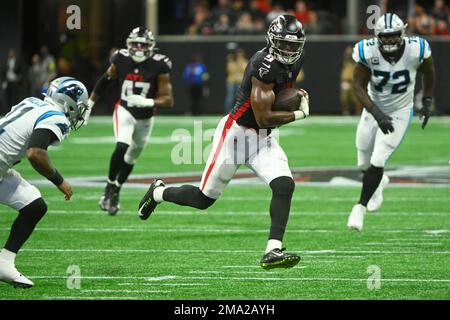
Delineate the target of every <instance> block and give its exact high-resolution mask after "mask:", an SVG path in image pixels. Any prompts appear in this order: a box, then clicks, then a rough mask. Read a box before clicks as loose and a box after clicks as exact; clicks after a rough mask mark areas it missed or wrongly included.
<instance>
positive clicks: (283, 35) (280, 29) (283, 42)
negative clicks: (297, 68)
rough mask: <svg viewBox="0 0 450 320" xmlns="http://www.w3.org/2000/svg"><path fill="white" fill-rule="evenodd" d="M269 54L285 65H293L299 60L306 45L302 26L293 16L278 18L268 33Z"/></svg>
mask: <svg viewBox="0 0 450 320" xmlns="http://www.w3.org/2000/svg"><path fill="white" fill-rule="evenodd" d="M267 45H268V47H269V52H270V54H272V55H273V56H274V57H275V59H276V60H278V61H279V62H281V63H283V64H293V63H295V62H296V61H297V60H298V59H300V56H301V54H302V51H303V47H304V45H305V35H304V32H303V26H302V24H301V23H300V22H299V21H298V20H297V19H296V18H295V17H293V16H289V15H281V16H278V17H277V18H276V19H275V20H273V21H272V23H271V24H270V27H269V30H268V31H267Z"/></svg>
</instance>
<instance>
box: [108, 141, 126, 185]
mask: <svg viewBox="0 0 450 320" xmlns="http://www.w3.org/2000/svg"><path fill="white" fill-rule="evenodd" d="M128 147H129V146H128V145H127V144H125V143H122V142H118V143H117V145H116V149H114V152H113V153H112V155H111V160H110V161H109V172H108V178H109V180H111V181H114V180H116V179H117V176H118V174H119V172H120V170H121V169H122V166H123V165H124V164H125V161H124V156H125V153H126V152H127V150H128Z"/></svg>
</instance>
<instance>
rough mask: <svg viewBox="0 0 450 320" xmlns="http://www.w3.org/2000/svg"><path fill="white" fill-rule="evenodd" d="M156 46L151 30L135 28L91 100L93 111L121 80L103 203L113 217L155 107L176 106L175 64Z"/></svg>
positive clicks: (146, 133)
mask: <svg viewBox="0 0 450 320" xmlns="http://www.w3.org/2000/svg"><path fill="white" fill-rule="evenodd" d="M155 44H156V42H155V38H154V36H153V34H152V33H151V32H150V31H149V30H147V29H146V28H144V27H138V28H135V29H133V30H132V31H131V33H130V35H129V36H128V38H127V49H121V50H117V51H116V52H115V53H114V55H113V56H112V57H111V65H110V67H109V68H108V70H107V71H106V73H105V74H104V75H103V76H102V77H101V78H100V79H99V80H98V81H97V84H96V85H95V88H94V90H93V92H92V94H91V96H90V98H89V107H90V110H92V107H93V106H94V104H95V102H96V101H97V100H98V99H99V97H100V96H101V94H102V93H103V92H104V90H105V88H106V87H107V86H108V85H109V83H110V82H111V81H113V80H118V81H120V87H121V95H120V99H119V101H117V103H116V105H115V109H114V133H115V138H116V148H115V150H114V152H113V154H112V156H111V161H110V165H109V174H108V181H107V184H106V188H105V192H104V194H103V196H102V197H101V199H100V202H99V204H100V208H101V209H102V210H105V211H108V213H109V214H111V215H114V214H116V213H117V211H118V210H119V207H120V206H119V191H120V187H121V185H122V184H123V183H124V182H125V181H126V180H127V179H128V176H129V175H130V173H131V171H132V170H133V166H134V164H135V163H136V160H137V159H138V158H139V155H140V154H141V152H142V150H143V149H144V147H145V145H146V143H147V141H148V138H149V136H150V133H151V129H152V125H153V118H152V117H153V112H154V108H171V107H172V106H173V103H174V99H173V95H172V85H171V82H170V75H169V74H170V70H171V68H172V63H171V61H170V60H169V58H168V57H166V56H165V55H162V54H159V53H155Z"/></svg>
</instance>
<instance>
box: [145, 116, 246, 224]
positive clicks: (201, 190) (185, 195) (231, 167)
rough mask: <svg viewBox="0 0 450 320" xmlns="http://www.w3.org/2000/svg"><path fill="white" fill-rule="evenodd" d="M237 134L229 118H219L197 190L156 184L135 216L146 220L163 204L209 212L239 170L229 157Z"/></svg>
mask: <svg viewBox="0 0 450 320" xmlns="http://www.w3.org/2000/svg"><path fill="white" fill-rule="evenodd" d="M241 130H242V129H241V128H240V127H239V126H238V125H237V124H236V123H235V122H234V121H233V120H232V119H231V118H230V117H229V116H225V117H224V118H222V120H221V121H220V123H219V125H218V126H217V128H216V131H215V134H214V139H213V146H212V150H211V153H210V155H209V157H208V161H207V163H206V167H205V170H204V171H203V176H202V180H201V182H200V187H196V186H193V185H183V186H181V187H165V186H164V183H163V182H162V181H161V180H156V181H154V182H153V183H152V185H151V186H150V188H149V190H148V191H147V193H146V194H145V196H144V197H143V198H142V200H141V202H140V203H139V216H140V217H141V218H142V219H147V218H148V217H149V216H150V214H151V213H152V212H153V211H154V209H155V208H156V206H157V204H158V203H161V202H163V201H167V202H172V203H175V204H178V205H181V206H189V207H193V208H196V209H201V210H204V209H207V208H209V207H210V206H211V205H212V204H213V203H214V202H215V201H216V200H217V199H218V198H219V197H220V195H221V194H222V192H223V190H224V189H225V187H226V186H227V185H228V182H229V181H230V180H231V178H232V177H233V175H234V173H235V172H236V170H237V169H238V167H239V164H237V163H235V162H234V161H233V160H234V159H233V154H234V137H236V135H237V134H239V132H240V131H241Z"/></svg>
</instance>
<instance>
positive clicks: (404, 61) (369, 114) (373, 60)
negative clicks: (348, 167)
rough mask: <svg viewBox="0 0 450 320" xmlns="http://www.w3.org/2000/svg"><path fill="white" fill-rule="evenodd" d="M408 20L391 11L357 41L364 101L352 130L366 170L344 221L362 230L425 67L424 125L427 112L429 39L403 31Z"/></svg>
mask: <svg viewBox="0 0 450 320" xmlns="http://www.w3.org/2000/svg"><path fill="white" fill-rule="evenodd" d="M405 29H406V25H405V24H404V23H403V21H402V20H401V19H400V18H399V17H398V16H397V15H395V14H393V13H386V14H385V15H383V16H382V17H381V18H379V20H378V21H377V23H376V26H375V35H376V38H372V39H368V40H362V41H360V42H359V43H357V44H356V45H355V48H354V51H353V59H354V60H355V61H356V62H357V65H356V67H355V70H354V88H355V92H356V94H357V96H358V98H359V99H360V101H361V102H362V103H363V105H364V106H365V110H364V111H363V113H362V115H361V120H360V122H359V125H358V129H357V132H356V147H357V150H358V167H359V168H361V169H362V170H364V176H363V181H362V182H363V186H362V191H361V197H360V200H359V203H358V204H356V205H355V206H354V207H353V210H352V212H351V214H350V217H349V219H348V224H347V226H348V227H349V228H351V229H355V230H358V231H361V230H362V228H363V220H364V214H365V213H366V210H369V211H376V210H378V209H379V208H380V207H381V204H382V201H383V196H382V192H383V188H384V187H385V186H386V184H387V183H388V182H389V178H388V177H387V176H386V175H384V174H383V171H384V166H385V165H386V162H387V160H388V159H389V157H390V156H391V155H392V154H393V152H394V151H395V150H396V149H397V148H398V146H399V145H400V143H401V141H402V139H403V137H404V136H405V133H406V130H407V129H408V126H409V123H410V122H411V119H412V116H413V101H414V85H415V79H416V73H417V71H420V72H422V73H423V95H424V97H423V100H422V102H423V108H422V109H421V110H420V111H419V113H420V116H421V117H422V118H423V123H422V129H424V128H425V126H426V124H427V122H428V118H429V117H430V107H431V103H432V96H433V87H434V74H435V72H434V65H433V58H432V56H431V49H430V45H429V44H428V42H427V41H426V40H424V39H422V38H419V37H405Z"/></svg>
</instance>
